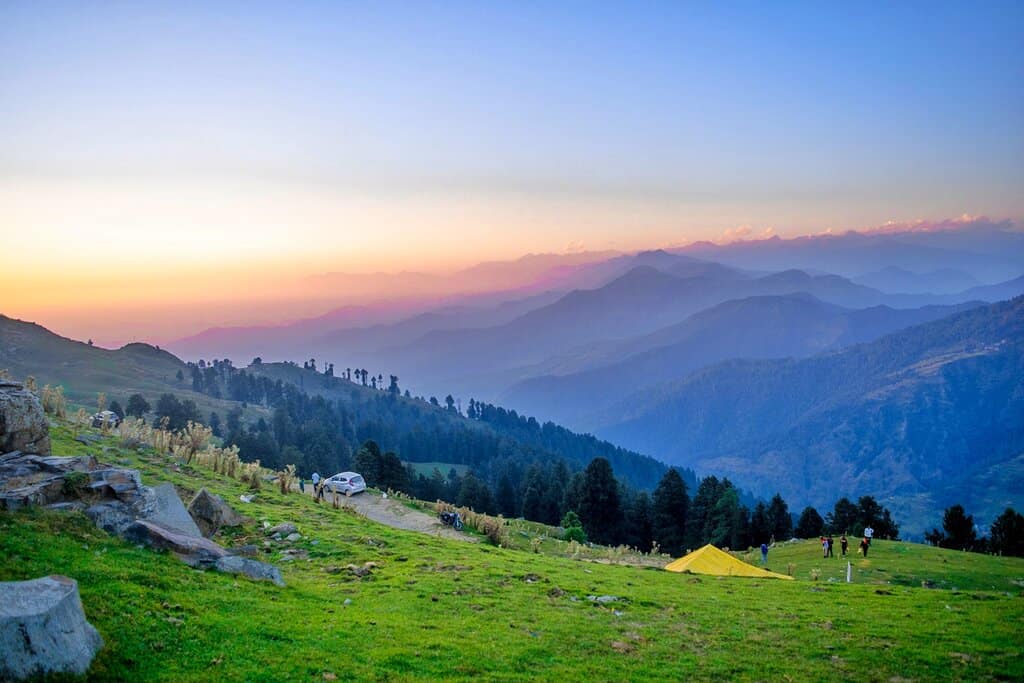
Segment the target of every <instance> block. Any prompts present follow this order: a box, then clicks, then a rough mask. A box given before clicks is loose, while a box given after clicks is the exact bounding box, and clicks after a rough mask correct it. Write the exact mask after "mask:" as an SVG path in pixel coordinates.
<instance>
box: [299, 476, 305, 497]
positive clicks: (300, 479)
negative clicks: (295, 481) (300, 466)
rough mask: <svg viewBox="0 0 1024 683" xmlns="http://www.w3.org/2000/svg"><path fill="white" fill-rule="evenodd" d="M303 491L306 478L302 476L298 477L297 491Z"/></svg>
mask: <svg viewBox="0 0 1024 683" xmlns="http://www.w3.org/2000/svg"><path fill="white" fill-rule="evenodd" d="M305 492H306V480H305V479H303V478H302V477H299V493H305Z"/></svg>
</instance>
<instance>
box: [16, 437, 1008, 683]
mask: <svg viewBox="0 0 1024 683" xmlns="http://www.w3.org/2000/svg"><path fill="white" fill-rule="evenodd" d="M72 437H73V433H72V430H71V428H69V427H63V426H62V427H56V428H54V429H53V440H54V449H55V454H58V455H72V454H81V453H83V452H93V453H94V454H95V455H97V456H98V457H100V459H101V460H104V461H106V462H112V463H114V464H119V465H131V466H133V467H138V468H139V469H140V470H141V471H142V473H143V480H144V481H145V482H146V483H147V484H156V483H159V482H162V481H170V482H172V483H174V484H175V485H176V486H177V487H178V488H179V491H180V492H181V493H182V497H183V498H184V499H185V500H186V502H187V500H188V497H187V496H188V495H189V494H190V493H192V492H194V491H196V490H198V489H199V488H200V487H202V486H206V487H207V488H208V489H210V490H212V491H214V492H215V493H218V494H221V495H223V496H224V497H225V499H226V500H228V501H229V502H231V503H232V504H233V505H234V507H235V508H236V509H239V510H240V511H241V512H243V513H245V514H247V515H249V516H250V517H252V518H253V520H254V521H253V524H251V525H247V526H246V527H242V528H240V529H238V530H234V531H232V532H231V533H230V534H228V535H227V536H224V537H220V538H218V539H217V540H218V541H219V542H221V543H223V544H225V545H229V546H230V545H242V544H246V543H255V544H257V545H260V546H262V545H263V541H264V535H263V532H262V528H261V523H262V522H263V521H264V520H266V521H268V522H270V523H271V524H276V523H278V522H283V521H290V522H294V523H295V524H296V525H297V526H298V527H299V531H300V533H301V534H302V535H303V538H302V540H301V541H298V542H297V543H295V544H293V545H292V546H291V547H294V548H297V549H299V550H300V551H301V552H300V553H299V554H298V556H297V557H296V559H294V560H291V561H288V560H286V559H285V558H286V555H285V554H284V553H283V550H284V549H285V548H286V547H289V546H288V545H287V544H285V545H282V544H274V545H273V546H272V547H270V548H268V550H269V552H267V553H265V554H264V555H263V558H262V559H264V560H266V561H270V562H274V563H276V564H278V566H280V567H281V568H282V572H283V574H284V577H285V580H286V582H287V583H288V585H287V587H286V588H276V587H274V586H273V585H271V584H268V583H255V582H251V581H249V580H247V579H244V578H240V577H235V576H229V575H224V574H218V573H213V572H203V571H198V570H193V569H191V568H189V567H187V566H186V565H184V564H182V563H181V562H179V561H178V560H176V559H175V558H173V557H171V556H168V555H166V554H161V553H155V552H153V551H150V550H148V549H142V548H137V547H134V546H131V545H128V544H126V543H124V542H123V541H121V540H119V539H117V538H113V537H111V536H108V535H107V534H105V533H103V532H101V531H98V530H96V529H95V528H94V527H93V526H92V525H91V524H90V523H89V521H88V520H87V519H86V518H85V517H84V516H83V515H78V514H70V515H69V514H59V513H53V512H47V511H43V510H30V511H27V512H18V513H0V558H2V559H0V580H21V579H29V578H35V577H38V576H41V575H45V574H51V573H59V574H65V575H68V576H71V577H73V578H75V579H77V580H78V583H79V588H80V591H81V594H82V601H83V604H84V606H85V611H86V614H87V616H88V618H89V620H90V621H91V622H92V623H93V625H95V626H96V627H97V628H98V629H99V631H100V633H101V634H102V635H103V638H104V640H105V641H106V646H105V647H104V648H103V650H102V651H101V652H100V654H99V655H98V656H97V659H96V660H95V662H94V663H93V668H92V669H91V670H90V673H89V676H88V678H89V679H90V680H164V681H203V680H211V679H216V680H222V681H284V680H294V681H302V680H308V681H321V680H333V679H334V678H335V677H336V678H337V679H339V680H340V679H350V680H382V681H391V680H527V679H530V680H551V681H577V680H585V679H586V680H591V681H633V680H684V679H685V680H690V679H696V680H711V679H715V680H720V681H721V680H764V681H820V680H836V681H839V680H843V681H849V680H858V681H859V680H864V681H875V680H877V681H908V680H918V681H931V680H965V681H983V680H1021V679H1022V678H1024V658H1022V655H1021V652H1022V651H1024V633H1022V630H1021V628H1020V625H1021V623H1022V622H1024V597H1022V591H1024V587H1022V586H1024V560H1019V559H1003V558H994V557H987V556H983V555H971V554H964V553H957V552H953V551H947V550H939V549H934V548H930V547H925V546H920V545H914V544H907V543H899V542H882V541H876V542H875V544H874V546H873V548H872V552H871V554H870V557H869V558H868V559H866V560H863V559H860V558H857V559H856V560H853V563H854V570H855V571H854V579H855V581H854V583H852V584H846V583H844V582H841V581H840V580H839V570H838V568H839V566H840V565H842V567H843V571H845V563H843V562H842V560H840V559H838V558H836V559H833V560H822V559H821V558H820V557H818V555H820V550H819V548H818V547H817V543H816V542H815V541H808V542H799V543H791V544H784V545H780V546H779V547H777V548H774V549H773V550H772V551H771V553H770V555H769V560H770V562H769V566H770V568H772V569H774V570H776V571H783V572H785V571H786V569H787V566H788V565H793V574H794V576H795V577H796V579H797V580H796V581H773V580H760V579H729V578H714V577H707V576H693V575H680V574H672V573H669V572H665V571H662V570H661V569H658V568H642V567H637V566H632V565H629V564H614V563H609V562H592V561H579V560H573V559H571V558H568V557H564V556H559V555H558V553H557V552H550V553H549V552H547V549H548V547H549V544H552V543H560V542H556V541H552V540H551V539H548V540H547V541H545V544H544V545H542V546H540V550H541V552H539V553H533V552H530V550H529V549H522V548H512V549H505V548H498V547H494V546H491V545H489V544H487V543H478V544H469V543H462V542H458V541H449V540H445V539H442V538H439V537H435V536H431V535H425V534H418V533H414V532H405V531H399V530H395V529H391V528H389V527H385V526H381V525H378V524H376V523H373V522H370V521H368V520H366V519H364V518H362V517H360V516H358V515H356V514H353V513H351V512H348V511H345V510H343V509H334V508H332V507H330V506H329V505H323V504H320V505H318V504H316V503H315V502H314V501H313V500H312V499H311V498H309V497H307V496H301V495H297V494H291V495H282V494H281V493H280V492H279V491H278V490H276V489H273V488H271V487H270V486H264V488H263V489H262V490H261V491H260V492H259V494H258V495H257V498H256V500H255V501H254V502H253V503H251V504H244V503H241V502H239V495H240V494H242V493H246V492H247V488H246V487H244V486H243V485H242V484H241V483H239V482H237V481H235V480H232V479H228V478H227V477H223V476H220V475H216V474H213V473H212V472H209V471H206V470H202V469H196V468H191V467H188V466H183V465H175V464H173V463H171V462H170V461H169V460H168V459H167V457H166V456H162V455H158V454H156V453H154V452H153V451H151V450H149V449H142V450H140V451H134V450H125V449H121V448H120V447H119V446H118V445H117V443H116V442H115V440H114V439H113V438H106V439H104V440H103V441H102V442H100V443H98V444H96V445H93V446H89V447H85V446H83V445H81V444H79V443H77V442H75V441H74V440H73V438H72ZM522 531H523V533H526V531H525V528H524V529H523V530H522ZM755 561H757V560H755ZM368 562H371V563H374V564H375V565H376V566H375V567H373V568H372V572H371V573H370V574H369V575H368V576H365V577H362V578H359V577H358V576H356V575H355V574H353V573H352V572H351V571H349V570H348V569H347V567H348V565H350V564H351V565H357V566H360V567H361V566H363V565H364V564H365V563H368ZM371 566H372V565H371ZM813 569H818V570H819V572H820V578H819V579H818V580H812V579H811V570H813ZM830 579H831V580H830ZM922 581H930V582H931V583H932V585H934V586H937V588H923V587H922V585H921V582H922ZM954 587H955V588H954ZM592 595H596V596H601V595H613V596H617V597H619V598H620V599H619V600H618V601H615V602H610V603H607V604H599V603H596V602H592V601H590V600H588V599H587V598H588V596H592ZM346 601H349V602H348V603H346Z"/></svg>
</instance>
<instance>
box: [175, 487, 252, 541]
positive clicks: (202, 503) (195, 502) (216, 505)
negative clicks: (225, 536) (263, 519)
mask: <svg viewBox="0 0 1024 683" xmlns="http://www.w3.org/2000/svg"><path fill="white" fill-rule="evenodd" d="M188 513H189V514H190V515H191V516H192V519H193V520H194V521H195V523H196V526H198V527H199V530H200V531H201V532H202V533H203V536H206V537H207V538H209V537H210V536H213V535H214V534H215V533H217V531H218V530H219V529H220V528H221V527H226V526H241V525H243V524H245V523H246V521H248V520H247V519H246V518H245V517H243V516H242V515H240V514H238V513H237V512H235V511H234V510H233V509H232V508H231V506H230V505H228V504H227V503H225V502H224V499H223V498H221V497H220V496H218V495H216V494H213V493H210V492H209V491H207V490H206V489H205V488H202V489H199V493H197V494H196V495H195V497H194V498H192V502H191V503H189V504H188Z"/></svg>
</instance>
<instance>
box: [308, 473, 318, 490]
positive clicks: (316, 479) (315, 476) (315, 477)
mask: <svg viewBox="0 0 1024 683" xmlns="http://www.w3.org/2000/svg"><path fill="white" fill-rule="evenodd" d="M310 479H311V480H312V481H313V490H314V491H315V490H316V486H317V484H319V483H320V473H319V472H314V473H313V476H312V477H310Z"/></svg>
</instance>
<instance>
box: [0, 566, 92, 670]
mask: <svg viewBox="0 0 1024 683" xmlns="http://www.w3.org/2000/svg"><path fill="white" fill-rule="evenodd" d="M101 647H103V639H102V638H101V637H100V634H99V633H98V632H97V631H96V629H95V628H93V627H92V625H91V624H89V622H88V621H86V619H85V613H84V612H83V611H82V601H81V599H80V598H79V595H78V584H77V583H75V581H74V580H72V579H69V578H67V577H65V576H47V577H43V578H40V579H35V580H33V581H10V582H4V583H0V652H2V653H3V657H0V680H4V681H6V680H15V681H18V680H22V679H25V678H28V677H30V676H39V675H45V674H51V673H72V674H78V675H81V674H84V673H85V672H86V671H87V670H88V669H89V665H90V664H91V663H92V659H93V657H94V656H95V655H96V652H98V651H99V649H100V648H101Z"/></svg>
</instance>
